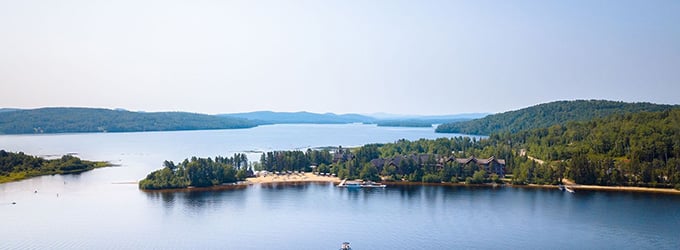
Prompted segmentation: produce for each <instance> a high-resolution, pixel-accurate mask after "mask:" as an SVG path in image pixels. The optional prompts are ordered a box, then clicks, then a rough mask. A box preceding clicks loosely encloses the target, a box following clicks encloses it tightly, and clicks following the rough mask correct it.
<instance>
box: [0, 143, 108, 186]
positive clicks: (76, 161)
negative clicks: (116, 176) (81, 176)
mask: <svg viewBox="0 0 680 250" xmlns="http://www.w3.org/2000/svg"><path fill="white" fill-rule="evenodd" d="M108 166H111V164H109V163H107V162H95V161H85V160H81V159H80V158H78V157H75V156H72V155H64V156H62V157H61V158H58V159H53V160H47V159H44V158H41V157H35V156H31V155H27V154H24V153H22V152H19V153H12V152H7V151H5V150H0V183H4V182H10V181H19V180H23V179H27V178H30V177H35V176H40V175H53V174H75V173H82V172H85V171H89V170H92V169H95V168H101V167H108Z"/></svg>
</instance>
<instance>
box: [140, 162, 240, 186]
mask: <svg viewBox="0 0 680 250" xmlns="http://www.w3.org/2000/svg"><path fill="white" fill-rule="evenodd" d="M248 170H249V166H248V158H247V157H246V155H245V154H235V155H234V156H233V157H221V156H217V157H215V158H214V159H213V158H209V157H208V158H197V157H192V158H191V159H184V161H182V162H180V163H178V164H175V163H174V162H172V161H164V162H163V168H162V169H160V170H156V171H153V172H151V173H150V174H148V175H147V176H146V178H144V179H143V180H141V181H140V182H139V188H141V189H150V190H152V189H172V188H186V187H209V186H216V185H221V184H224V183H234V182H237V181H242V180H245V179H246V177H248V176H249V175H250V174H251V173H249V171H248Z"/></svg>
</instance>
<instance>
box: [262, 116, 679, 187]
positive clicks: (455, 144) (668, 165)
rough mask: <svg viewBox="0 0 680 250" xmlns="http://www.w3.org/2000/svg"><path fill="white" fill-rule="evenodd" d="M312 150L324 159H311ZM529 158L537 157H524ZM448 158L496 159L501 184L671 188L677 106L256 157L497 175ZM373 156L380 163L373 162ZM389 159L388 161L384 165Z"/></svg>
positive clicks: (268, 165) (452, 177) (382, 174)
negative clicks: (502, 169)
mask: <svg viewBox="0 0 680 250" xmlns="http://www.w3.org/2000/svg"><path fill="white" fill-rule="evenodd" d="M312 152H316V153H312ZM312 155H323V156H324V157H321V158H315V159H312V158H310V157H309V156H312ZM529 155H530V156H534V157H537V158H539V159H542V160H545V162H544V163H539V162H541V161H540V160H539V161H534V160H531V159H530V158H529V157H528V156H529ZM451 156H453V157H456V158H467V157H470V156H476V157H478V158H487V157H491V156H494V157H496V158H499V159H504V160H505V161H506V171H507V172H506V173H508V179H507V181H511V182H512V183H514V184H531V183H534V184H558V183H561V181H562V179H563V178H569V179H572V180H574V181H575V182H576V183H579V184H596V185H627V186H653V187H679V186H680V158H679V156H680V109H674V110H666V111H660V112H639V113H634V114H630V113H628V114H618V115H612V116H609V117H606V118H603V119H597V120H592V121H587V122H569V123H567V124H566V125H554V126H551V127H548V128H540V129H533V130H528V131H522V132H518V133H514V134H511V133H507V132H506V133H497V134H493V135H491V136H490V137H488V138H485V139H480V140H477V139H475V138H469V137H456V138H439V139H435V140H425V139H421V140H418V141H407V140H399V141H397V142H395V143H387V144H369V145H365V146H362V147H358V148H353V149H351V150H347V149H340V150H339V151H338V152H336V153H335V154H330V153H329V152H325V151H323V152H322V151H308V152H307V153H302V152H301V151H280V152H271V153H267V154H264V155H263V160H262V162H265V164H264V169H267V170H273V171H281V170H309V168H307V167H306V166H308V165H309V164H312V165H318V168H317V171H320V172H330V173H333V174H336V175H337V176H338V177H340V178H350V179H352V178H361V179H367V180H379V179H381V178H383V179H388V180H409V181H423V182H440V181H445V182H449V181H450V182H459V181H466V182H470V183H478V182H491V181H499V176H493V175H491V174H489V173H485V172H483V171H481V169H480V168H479V167H478V166H475V165H474V164H460V163H456V162H455V161H448V162H446V161H442V159H446V158H447V157H451ZM272 159H274V160H272ZM375 159H386V161H381V162H380V163H385V164H384V165H376V164H375V163H376V162H375V161H373V160H375ZM395 159H397V160H395ZM390 160H391V162H392V163H395V162H396V164H388V163H389V162H390ZM372 161H373V162H372ZM272 162H277V163H274V164H272ZM289 166H295V167H292V168H291V167H289Z"/></svg>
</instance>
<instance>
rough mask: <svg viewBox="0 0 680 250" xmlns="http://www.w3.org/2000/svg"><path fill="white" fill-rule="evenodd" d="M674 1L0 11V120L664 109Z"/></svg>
mask: <svg viewBox="0 0 680 250" xmlns="http://www.w3.org/2000/svg"><path fill="white" fill-rule="evenodd" d="M677 13H680V1H654V2H646V1H613V0H605V1H597V2H592V1H568V2H548V1H513V2H504V1H417V2H411V1H373V2H364V1H320V2H315V1H310V2H307V1H224V2H223V1H210V0H207V1H200V2H182V1H129V0H122V1H114V2H92V1H69V0H65V1H55V2H39V1H8V0H0V31H2V34H3V38H2V39H0V55H2V56H0V88H2V89H3V91H0V107H7V108H39V107H96V108H109V109H115V108H122V109H126V110H131V111H146V112H155V111H184V112H196V113H205V114H222V113H241V112H252V111H260V110H271V111H277V112H297V111H308V112H313V113H326V112H332V113H336V114H347V113H359V114H374V113H381V112H382V113H389V114H404V115H449V114H461V113H500V112H505V111H509V110H517V109H521V108H525V107H529V106H533V105H536V104H540V103H545V102H551V101H558V100H575V99H600V100H612V101H624V102H651V103H658V104H680V98H678V94H677V93H680V70H677V69H678V67H679V66H680V25H678V23H680V15H678V14H677Z"/></svg>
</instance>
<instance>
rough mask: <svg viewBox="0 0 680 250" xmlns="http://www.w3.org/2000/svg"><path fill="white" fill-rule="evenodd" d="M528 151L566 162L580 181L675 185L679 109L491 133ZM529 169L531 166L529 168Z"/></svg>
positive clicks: (679, 175) (678, 180)
mask: <svg viewBox="0 0 680 250" xmlns="http://www.w3.org/2000/svg"><path fill="white" fill-rule="evenodd" d="M491 139H492V140H495V141H500V142H503V141H511V142H512V144H513V145H515V146H517V147H522V148H525V149H527V151H528V153H529V154H530V155H531V156H534V157H538V158H541V159H544V160H547V161H549V162H553V163H557V164H558V165H559V164H562V163H566V167H567V169H569V170H570V173H571V174H569V176H570V177H571V178H572V179H573V180H575V181H576V182H577V183H580V184H598V185H640V184H654V185H656V184H663V185H666V186H676V187H680V108H676V109H672V110H667V111H659V112H639V113H633V114H622V115H612V116H608V117H606V118H603V119H596V120H592V121H584V122H570V123H567V124H566V125H554V126H552V127H549V128H539V129H534V130H529V131H522V132H519V133H515V134H512V135H507V134H506V135H503V136H501V135H498V134H495V135H492V136H491ZM529 172H531V171H529Z"/></svg>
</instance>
